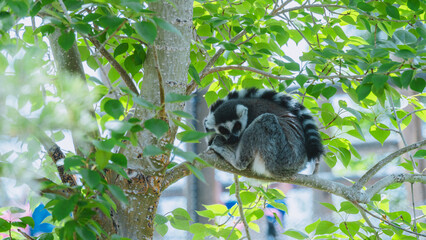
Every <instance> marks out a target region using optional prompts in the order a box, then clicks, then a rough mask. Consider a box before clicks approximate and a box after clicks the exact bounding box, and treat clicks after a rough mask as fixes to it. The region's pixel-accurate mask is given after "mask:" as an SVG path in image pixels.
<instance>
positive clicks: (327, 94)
mask: <svg viewBox="0 0 426 240" xmlns="http://www.w3.org/2000/svg"><path fill="white" fill-rule="evenodd" d="M336 92H337V89H336V88H335V87H331V86H330V87H326V88H324V89H323V90H322V92H321V94H322V95H323V96H324V97H325V98H327V99H330V98H331V97H332V96H334V94H336Z"/></svg>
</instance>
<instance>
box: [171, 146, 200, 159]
mask: <svg viewBox="0 0 426 240" xmlns="http://www.w3.org/2000/svg"><path fill="white" fill-rule="evenodd" d="M173 154H175V155H176V156H179V157H181V158H183V159H185V160H186V161H188V162H192V161H194V159H195V158H196V157H197V154H195V153H193V152H185V151H183V150H181V149H179V148H174V149H173Z"/></svg>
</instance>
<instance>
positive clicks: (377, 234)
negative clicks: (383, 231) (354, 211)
mask: <svg viewBox="0 0 426 240" xmlns="http://www.w3.org/2000/svg"><path fill="white" fill-rule="evenodd" d="M354 206H355V207H356V208H358V210H359V212H360V213H361V216H362V218H364V220H365V222H366V223H367V225H368V226H369V227H371V228H372V229H374V235H375V236H376V240H379V239H380V236H379V233H378V232H377V231H376V230H375V229H377V227H375V226H374V225H373V223H372V222H371V221H370V219H369V218H368V216H367V214H366V213H365V211H364V209H363V208H360V207H359V206H358V205H356V204H355V205H354Z"/></svg>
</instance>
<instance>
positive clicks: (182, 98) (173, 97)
mask: <svg viewBox="0 0 426 240" xmlns="http://www.w3.org/2000/svg"><path fill="white" fill-rule="evenodd" d="M191 98H192V96H191V95H182V94H177V93H174V92H170V93H167V94H166V102H168V103H176V102H186V101H188V100H189V99H191Z"/></svg>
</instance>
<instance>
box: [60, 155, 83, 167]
mask: <svg viewBox="0 0 426 240" xmlns="http://www.w3.org/2000/svg"><path fill="white" fill-rule="evenodd" d="M83 165H84V158H82V157H80V156H77V155H74V156H71V157H67V158H65V160H64V170H65V171H69V170H70V168H72V167H77V166H83Z"/></svg>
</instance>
